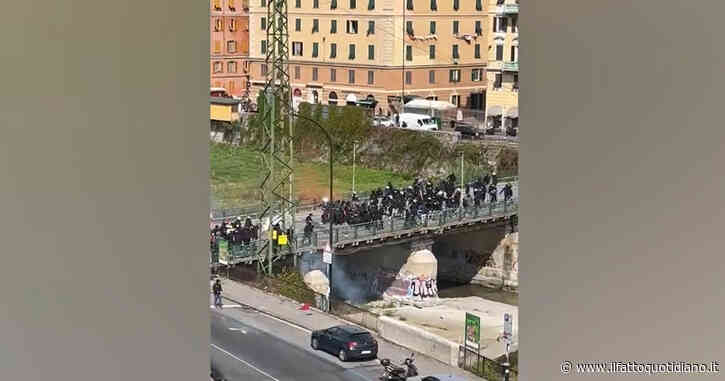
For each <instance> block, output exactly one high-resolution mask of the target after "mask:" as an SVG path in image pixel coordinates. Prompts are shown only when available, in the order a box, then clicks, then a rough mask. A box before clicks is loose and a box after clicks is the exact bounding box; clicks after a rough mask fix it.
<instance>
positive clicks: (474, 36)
mask: <svg viewBox="0 0 725 381" xmlns="http://www.w3.org/2000/svg"><path fill="white" fill-rule="evenodd" d="M489 3H490V0H396V1H394V0H288V18H289V31H290V38H289V44H290V82H291V87H292V92H293V97H294V98H295V101H296V102H300V101H307V102H314V103H323V104H344V103H345V102H346V101H354V100H363V99H367V98H374V99H375V100H376V101H377V102H378V108H377V111H381V112H383V113H387V112H388V111H390V112H395V111H396V110H397V108H398V107H399V106H398V101H399V99H400V96H401V94H403V93H404V94H405V95H406V96H407V95H418V96H422V97H425V98H429V99H436V100H444V101H448V102H451V103H454V104H457V105H459V106H460V107H469V108H474V109H480V110H484V108H485V105H486V103H487V102H486V96H485V94H486V88H487V81H486V78H487V75H486V73H487V72H486V63H487V59H488V58H489V57H488V55H489V54H490V52H489V50H490V49H488V47H489V45H490V41H491V38H490V36H489V34H490V33H489V31H491V30H492V27H491V25H490V24H489V21H488V20H489V19H490V17H489V15H490V12H489V10H488V9H487V7H488V6H489ZM494 5H495V1H494ZM249 7H250V9H249V33H250V47H249V57H250V58H249V61H250V74H251V89H250V93H251V94H250V95H251V96H253V97H256V95H257V93H258V92H259V91H260V90H261V89H263V87H264V82H265V74H266V70H268V68H267V67H266V65H265V64H264V58H265V56H266V50H267V49H268V47H267V46H266V42H265V39H266V28H267V27H268V25H267V19H266V17H267V8H266V0H250V4H249ZM389 106H392V107H389ZM396 106H397V107H396Z"/></svg>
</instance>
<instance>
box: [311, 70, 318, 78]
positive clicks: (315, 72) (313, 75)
mask: <svg viewBox="0 0 725 381" xmlns="http://www.w3.org/2000/svg"><path fill="white" fill-rule="evenodd" d="M317 75H318V72H317V68H316V67H313V68H312V80H313V81H317Z"/></svg>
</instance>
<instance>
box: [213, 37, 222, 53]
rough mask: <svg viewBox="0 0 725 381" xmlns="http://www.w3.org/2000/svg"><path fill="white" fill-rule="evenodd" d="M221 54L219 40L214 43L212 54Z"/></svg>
mask: <svg viewBox="0 0 725 381" xmlns="http://www.w3.org/2000/svg"><path fill="white" fill-rule="evenodd" d="M221 52H222V42H221V41H219V40H216V41H214V53H221Z"/></svg>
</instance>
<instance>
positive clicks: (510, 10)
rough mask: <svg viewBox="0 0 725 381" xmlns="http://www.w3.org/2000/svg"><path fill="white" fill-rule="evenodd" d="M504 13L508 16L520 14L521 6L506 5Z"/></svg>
mask: <svg viewBox="0 0 725 381" xmlns="http://www.w3.org/2000/svg"><path fill="white" fill-rule="evenodd" d="M503 12H504V14H507V15H517V14H519V4H504V6H503Z"/></svg>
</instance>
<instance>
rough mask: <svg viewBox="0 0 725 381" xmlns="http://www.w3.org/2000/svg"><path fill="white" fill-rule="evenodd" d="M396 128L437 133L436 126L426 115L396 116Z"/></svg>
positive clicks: (405, 114) (404, 114)
mask: <svg viewBox="0 0 725 381" xmlns="http://www.w3.org/2000/svg"><path fill="white" fill-rule="evenodd" d="M398 126H400V128H405V129H408V130H418V131H438V124H436V122H435V121H434V120H433V119H432V118H431V117H430V116H428V115H424V114H413V113H407V112H406V113H402V114H398Z"/></svg>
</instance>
